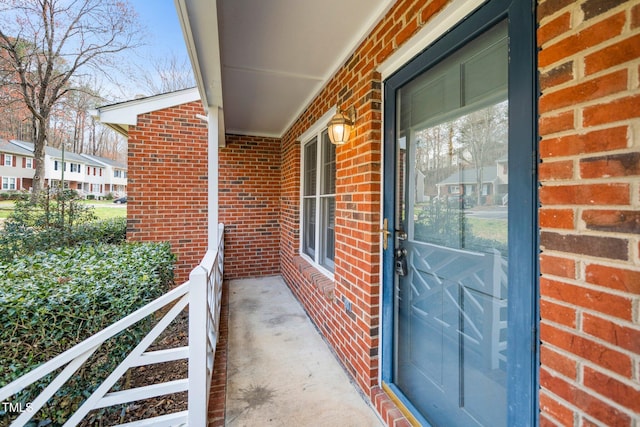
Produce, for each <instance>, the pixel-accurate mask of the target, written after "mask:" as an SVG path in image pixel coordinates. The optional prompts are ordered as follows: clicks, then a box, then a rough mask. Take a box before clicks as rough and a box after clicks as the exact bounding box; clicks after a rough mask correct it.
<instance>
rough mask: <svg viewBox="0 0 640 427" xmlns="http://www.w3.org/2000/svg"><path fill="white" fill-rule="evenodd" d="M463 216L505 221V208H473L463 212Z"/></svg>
mask: <svg viewBox="0 0 640 427" xmlns="http://www.w3.org/2000/svg"><path fill="white" fill-rule="evenodd" d="M465 215H467V216H469V217H472V218H479V219H507V208H506V207H504V208H503V207H498V208H486V209H485V208H482V207H479V208H473V209H469V210H466V211H465Z"/></svg>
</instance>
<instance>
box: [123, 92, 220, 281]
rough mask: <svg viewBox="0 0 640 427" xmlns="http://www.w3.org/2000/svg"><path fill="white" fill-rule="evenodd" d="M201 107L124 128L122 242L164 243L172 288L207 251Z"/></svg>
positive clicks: (157, 114) (166, 112)
mask: <svg viewBox="0 0 640 427" xmlns="http://www.w3.org/2000/svg"><path fill="white" fill-rule="evenodd" d="M196 114H202V115H204V114H205V112H204V110H203V108H202V103H201V102H200V101H196V102H191V103H186V104H182V105H179V106H176V107H172V108H166V109H162V110H158V111H154V112H151V113H146V114H142V115H140V116H138V124H137V125H136V126H130V127H129V160H128V162H129V164H128V166H129V172H128V189H127V193H128V198H129V199H128V203H127V205H128V206H127V239H128V240H129V241H136V242H150V241H156V242H162V241H168V242H170V244H171V249H172V251H173V252H174V253H175V254H176V255H177V262H176V270H175V282H176V283H177V284H180V283H182V282H184V281H185V280H187V279H188V278H189V273H190V272H191V270H192V269H193V268H194V267H195V266H196V265H198V263H199V262H200V260H201V259H202V257H203V256H204V254H205V252H206V250H207V191H208V190H207V185H208V182H207V175H208V172H207V124H206V123H205V122H203V121H202V120H200V119H199V118H197V117H196Z"/></svg>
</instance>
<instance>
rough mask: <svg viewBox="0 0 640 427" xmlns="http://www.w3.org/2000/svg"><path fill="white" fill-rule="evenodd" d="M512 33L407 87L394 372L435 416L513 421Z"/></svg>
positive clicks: (494, 33)
mask: <svg viewBox="0 0 640 427" xmlns="http://www.w3.org/2000/svg"><path fill="white" fill-rule="evenodd" d="M507 70H508V39H507V25H506V22H502V23H500V24H498V25H496V26H494V27H493V28H492V29H490V30H489V31H487V32H485V33H484V34H482V35H481V36H480V37H477V38H476V39H475V40H473V41H472V42H470V43H468V44H467V45H466V46H465V47H463V48H462V49H460V50H458V51H457V52H455V53H454V54H452V55H450V56H449V57H448V58H447V59H446V60H444V61H442V62H440V63H439V64H438V65H436V66H435V67H433V68H431V69H429V70H428V71H426V72H424V73H423V74H421V75H420V76H418V77H417V78H415V79H414V80H412V81H411V82H409V83H408V84H406V85H405V86H403V87H401V88H400V89H399V90H398V91H397V100H396V112H397V124H398V125H397V127H396V140H397V143H396V147H397V148H396V150H397V151H396V156H395V158H396V162H397V164H396V188H397V203H396V206H397V211H396V215H395V218H396V224H395V226H396V230H399V233H398V236H399V238H398V239H397V240H396V244H397V245H396V257H397V258H398V260H399V261H400V265H402V264H403V263H404V264H405V265H406V269H405V271H400V270H399V271H398V275H397V286H396V289H397V291H396V302H395V318H396V320H395V325H396V334H395V346H394V347H395V364H394V377H395V383H396V385H397V386H398V387H399V389H400V390H401V391H402V392H403V393H404V394H405V395H406V396H407V397H408V398H409V399H410V401H411V402H412V404H413V405H415V407H417V408H418V409H419V410H420V412H421V413H422V414H424V416H425V418H427V419H428V420H429V421H430V422H432V423H433V424H435V425H446V426H456V425H459V426H472V425H478V426H506V425H507V423H506V416H507V410H506V405H507V399H506V396H507V392H506V385H507V380H506V378H507V377H506V367H507V351H506V350H507V327H508V323H507V310H508V300H507V291H508V283H507V277H508V270H507V266H508V220H509V218H508V202H509V176H508V158H509V153H508V147H509V143H508V125H509V120H508V102H507Z"/></svg>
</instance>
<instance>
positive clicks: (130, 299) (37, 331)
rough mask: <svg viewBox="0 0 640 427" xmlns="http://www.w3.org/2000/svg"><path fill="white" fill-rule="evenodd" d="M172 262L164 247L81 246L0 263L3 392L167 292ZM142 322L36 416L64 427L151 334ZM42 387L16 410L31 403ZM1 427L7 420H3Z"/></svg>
mask: <svg viewBox="0 0 640 427" xmlns="http://www.w3.org/2000/svg"><path fill="white" fill-rule="evenodd" d="M174 260H175V259H174V255H173V254H172V253H171V251H170V247H169V245H168V244H167V243H162V244H157V243H156V244H154V243H145V244H123V245H106V244H103V245H80V246H75V247H70V248H60V249H55V250H51V251H48V252H35V253H33V254H31V255H28V256H19V257H16V258H15V259H13V260H12V261H10V262H9V261H8V260H7V259H5V258H0V366H2V370H1V374H0V387H2V386H4V385H6V384H8V383H9V382H11V381H12V380H14V379H16V378H18V377H19V376H21V375H23V374H25V373H26V372H29V371H31V370H32V369H33V368H34V367H35V366H36V365H38V364H39V363H42V362H45V361H47V360H50V359H51V358H53V357H54V356H56V355H57V354H60V353H62V352H63V351H65V350H67V349H68V348H70V347H71V346H73V345H74V344H76V343H79V342H81V341H82V340H84V339H86V338H88V337H89V336H91V335H93V334H95V333H96V332H98V331H100V330H101V329H103V328H105V327H106V326H108V325H110V324H112V323H114V322H115V321H116V320H118V319H121V318H123V317H125V316H126V315H128V314H130V313H132V312H133V311H135V310H136V309H138V308H140V307H142V306H143V305H145V304H146V303H148V302H150V301H152V300H153V299H155V298H157V297H159V296H160V295H162V294H163V293H165V292H166V291H167V289H168V288H169V287H170V285H171V284H172V282H173V263H174ZM152 320H153V319H147V320H146V321H142V322H140V323H138V324H136V325H135V327H133V328H130V330H128V331H126V332H125V333H123V334H122V336H120V337H117V339H112V340H110V341H108V342H107V343H106V344H105V345H104V346H103V348H101V349H100V350H99V351H98V352H97V353H96V354H94V356H92V358H91V359H90V362H91V363H90V366H86V367H83V368H82V369H81V371H79V372H78V373H77V375H76V376H74V377H73V378H72V379H71V380H70V381H69V383H68V384H67V385H66V386H65V387H64V388H63V389H62V390H61V391H60V392H59V393H58V394H57V395H56V396H54V398H52V399H51V400H50V402H49V403H48V404H47V406H46V407H45V408H43V409H42V410H41V411H40V413H38V415H37V418H38V419H39V420H50V421H51V424H50V425H57V424H58V423H62V422H63V421H64V420H65V419H66V418H67V417H68V416H69V414H70V413H71V412H73V411H74V410H75V409H77V408H78V407H79V405H80V404H81V403H82V401H83V400H84V399H85V398H86V396H87V395H88V393H89V392H91V391H93V390H94V389H95V388H96V387H97V384H98V381H99V380H101V379H103V378H106V376H107V375H108V372H109V371H110V370H112V369H113V368H114V367H115V366H116V365H117V364H118V363H119V362H120V361H121V360H122V359H123V358H124V357H125V355H126V353H127V352H128V351H129V350H130V349H131V348H133V346H134V345H135V344H137V342H138V340H139V338H140V337H141V336H143V335H144V334H145V333H146V332H147V331H148V330H149V328H150V327H151V321H152ZM42 387H44V386H43V385H42V384H36V385H34V386H32V387H30V388H29V389H28V390H27V391H26V392H25V393H22V394H21V395H20V396H16V397H15V399H16V400H15V401H14V402H23V407H24V406H25V405H26V403H28V402H31V401H32V400H33V398H34V397H35V395H37V393H38V392H39V391H41V389H42ZM2 410H3V408H2V407H0V425H6V424H5V423H8V422H9V419H10V418H13V417H10V416H7V414H3V413H2Z"/></svg>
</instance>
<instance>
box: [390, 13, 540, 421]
mask: <svg viewBox="0 0 640 427" xmlns="http://www.w3.org/2000/svg"><path fill="white" fill-rule="evenodd" d="M503 19H507V21H508V27H509V82H508V86H509V89H508V91H509V122H510V125H509V141H510V147H509V218H512V220H510V221H509V226H508V234H509V266H510V268H509V274H508V278H509V279H508V280H509V291H508V292H509V295H508V297H509V312H508V321H509V327H508V332H507V355H508V360H509V362H508V364H507V424H508V425H509V426H537V425H538V405H539V403H538V388H539V386H538V384H539V381H538V374H539V372H538V371H539V346H538V342H539V338H538V323H539V322H538V319H539V309H538V301H539V291H538V276H539V268H538V248H539V243H538V228H537V223H538V222H537V207H538V199H537V194H538V192H537V164H538V154H537V148H538V147H537V145H538V144H537V142H538V132H537V117H538V114H537V97H538V93H539V91H538V85H537V61H536V52H537V51H536V40H535V22H536V19H535V2H532V1H531V0H528V1H527V0H490V1H488V2H487V3H485V4H484V5H483V6H481V7H480V8H479V9H478V10H476V11H475V12H474V13H472V14H471V15H470V16H469V17H467V18H466V19H464V20H463V21H462V22H460V23H459V24H458V25H457V26H456V27H455V28H453V29H452V30H451V31H449V32H448V33H446V34H445V35H444V36H442V37H441V38H440V39H439V40H437V41H436V42H434V43H433V44H432V45H431V46H430V47H428V48H427V49H426V50H424V51H423V52H422V53H421V54H419V55H418V56H417V57H415V58H414V59H413V60H411V61H410V62H408V63H407V64H405V65H404V66H403V67H402V68H401V69H400V70H398V71H397V72H395V73H394V74H393V75H391V76H390V77H389V78H388V79H386V80H385V82H384V117H385V122H384V137H383V138H384V142H383V145H384V147H383V155H384V177H385V178H384V200H383V213H384V218H386V219H387V220H388V224H390V227H392V224H395V223H396V221H395V203H396V202H395V201H396V185H395V182H394V181H395V176H396V174H395V172H396V171H395V165H396V158H395V153H396V138H395V135H396V123H395V117H396V92H397V90H398V89H399V88H401V87H402V86H403V85H404V84H406V83H407V82H409V81H410V80H412V79H413V78H414V77H416V76H418V75H419V74H421V73H423V72H425V71H427V70H428V69H429V68H431V67H433V66H434V65H436V64H437V63H439V62H440V61H441V60H442V59H444V58H446V57H447V56H448V55H449V54H450V53H452V52H454V51H456V50H457V49H458V48H460V47H461V46H463V45H464V44H466V43H468V42H469V41H470V40H472V39H473V38H475V37H476V36H478V35H479V34H481V33H483V32H484V31H486V30H487V29H488V28H490V27H492V26H493V25H495V24H496V23H497V22H499V21H501V20H503ZM427 25H429V24H427ZM512 141H513V142H512ZM389 240H390V241H389V245H388V249H386V250H384V251H383V271H382V276H383V288H382V330H383V332H382V366H381V367H382V381H383V383H384V384H385V385H386V386H387V387H388V388H389V389H390V390H391V391H392V392H393V393H394V394H396V396H397V397H398V398H399V399H400V401H401V402H402V404H403V405H404V406H405V407H406V408H408V409H409V410H410V411H411V412H412V415H413V416H414V417H415V418H416V419H417V420H418V421H420V422H421V423H423V424H424V425H429V423H428V422H427V421H426V419H425V418H424V417H423V416H422V415H421V414H420V413H419V412H418V411H417V410H416V409H415V407H414V406H413V405H412V404H411V402H410V401H409V400H408V399H406V398H405V397H404V395H403V394H402V392H401V391H400V390H399V389H398V388H397V387H396V386H395V385H394V378H393V363H394V345H393V343H394V328H395V325H394V283H395V268H394V246H395V245H394V244H393V243H394V236H393V233H392V234H391V235H390V239H389Z"/></svg>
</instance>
